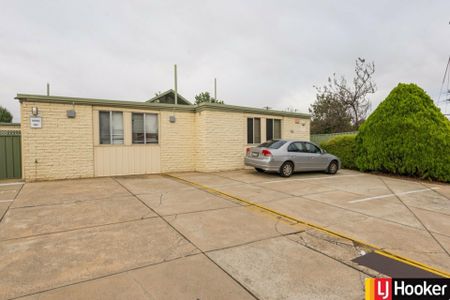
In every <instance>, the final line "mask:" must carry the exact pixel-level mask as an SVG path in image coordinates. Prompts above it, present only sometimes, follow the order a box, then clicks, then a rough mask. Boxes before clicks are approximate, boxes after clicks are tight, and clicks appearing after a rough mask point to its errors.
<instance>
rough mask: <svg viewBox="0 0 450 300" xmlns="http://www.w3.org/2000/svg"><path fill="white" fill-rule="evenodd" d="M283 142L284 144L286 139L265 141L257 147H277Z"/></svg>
mask: <svg viewBox="0 0 450 300" xmlns="http://www.w3.org/2000/svg"><path fill="white" fill-rule="evenodd" d="M284 144H286V141H267V142H265V143H262V144H261V145H259V146H258V147H261V148H269V149H279V148H280V147H281V146H283V145H284Z"/></svg>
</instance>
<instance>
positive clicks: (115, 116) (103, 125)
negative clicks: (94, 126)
mask: <svg viewBox="0 0 450 300" xmlns="http://www.w3.org/2000/svg"><path fill="white" fill-rule="evenodd" d="M99 120H100V144H123V114H122V112H121V111H101V112H100V114H99Z"/></svg>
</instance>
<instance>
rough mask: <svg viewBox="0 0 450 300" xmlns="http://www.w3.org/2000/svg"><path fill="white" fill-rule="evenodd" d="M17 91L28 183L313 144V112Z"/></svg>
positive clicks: (205, 164) (227, 161) (168, 96)
mask: <svg viewBox="0 0 450 300" xmlns="http://www.w3.org/2000/svg"><path fill="white" fill-rule="evenodd" d="M174 98H175V93H174V91H173V90H169V91H167V92H165V93H162V94H160V95H158V96H157V97H154V98H152V99H150V100H149V101H147V102H133V101H116V100H105V99H90V98H76V97H60V96H43V95H29V94H18V95H17V97H16V99H18V100H19V101H20V111H21V120H22V121H21V145H22V146H21V147H22V177H23V178H24V179H25V180H27V181H35V180H53V179H68V178H88V177H98V176H115V175H131V174H152V173H165V172H181V171H200V172H210V171H219V170H232V169H239V168H243V167H244V164H243V160H244V155H245V149H246V147H248V146H252V145H256V144H259V143H261V142H264V141H266V140H270V139H277V138H286V139H302V140H309V132H310V131H309V127H310V116H309V115H308V114H302V113H293V112H285V111H275V110H267V109H260V108H250V107H243V106H235V105H225V104H213V103H202V104H199V105H193V104H191V103H190V102H189V101H188V100H186V99H185V98H184V97H182V96H181V95H178V94H177V100H178V101H177V102H176V104H175V101H174Z"/></svg>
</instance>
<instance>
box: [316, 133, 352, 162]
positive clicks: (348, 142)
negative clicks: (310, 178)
mask: <svg viewBox="0 0 450 300" xmlns="http://www.w3.org/2000/svg"><path fill="white" fill-rule="evenodd" d="M355 137H356V135H341V136H336V137H334V138H332V139H330V140H328V141H326V142H323V143H322V144H320V146H321V147H322V148H323V149H325V150H326V151H327V152H328V153H331V154H334V155H336V156H337V157H339V158H340V159H341V164H342V167H343V168H347V169H356V162H355V160H356V143H355Z"/></svg>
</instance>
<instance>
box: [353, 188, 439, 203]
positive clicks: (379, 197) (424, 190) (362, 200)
mask: <svg viewBox="0 0 450 300" xmlns="http://www.w3.org/2000/svg"><path fill="white" fill-rule="evenodd" d="M438 189H439V188H438V187H433V188H429V189H420V190H414V191H408V192H401V193H394V194H385V195H380V196H374V197H368V198H363V199H358V200H352V201H348V202H347V203H358V202H365V201H370V200H376V199H383V198H388V197H393V196H402V195H408V194H414V193H423V192H429V191H433V190H438Z"/></svg>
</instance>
